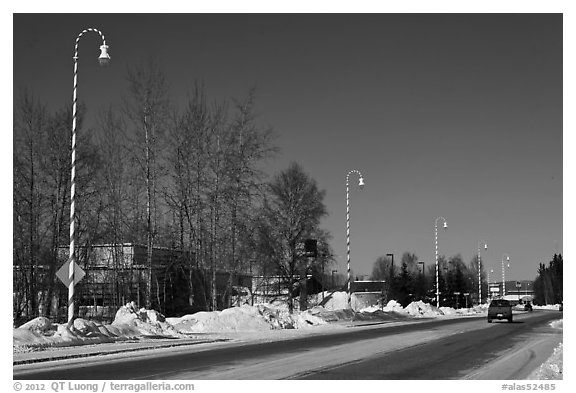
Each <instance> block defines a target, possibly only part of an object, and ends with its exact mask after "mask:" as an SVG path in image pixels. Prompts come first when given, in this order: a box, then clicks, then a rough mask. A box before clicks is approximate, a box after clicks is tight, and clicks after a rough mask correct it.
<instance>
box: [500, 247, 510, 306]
mask: <svg viewBox="0 0 576 393" xmlns="http://www.w3.org/2000/svg"><path fill="white" fill-rule="evenodd" d="M504 255H505V256H506V262H507V264H506V267H507V268H510V255H508V254H507V253H504V254H502V297H504V296H506V269H505V267H504Z"/></svg>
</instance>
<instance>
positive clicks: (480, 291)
mask: <svg viewBox="0 0 576 393" xmlns="http://www.w3.org/2000/svg"><path fill="white" fill-rule="evenodd" d="M482 244H483V245H484V249H485V250H487V249H488V244H486V242H483V241H479V242H478V304H482V262H481V261H482V260H481V259H480V245H482Z"/></svg>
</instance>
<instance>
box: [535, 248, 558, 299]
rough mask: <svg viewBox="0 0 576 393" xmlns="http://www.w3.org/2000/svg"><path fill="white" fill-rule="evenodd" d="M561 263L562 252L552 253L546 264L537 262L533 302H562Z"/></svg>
mask: <svg viewBox="0 0 576 393" xmlns="http://www.w3.org/2000/svg"><path fill="white" fill-rule="evenodd" d="M563 265H564V261H563V259H562V254H554V256H553V257H552V260H551V261H550V262H549V263H548V266H546V265H545V264H544V263H540V264H539V266H538V275H537V276H536V280H535V281H534V303H535V304H538V305H543V304H562V302H563V300H564V296H563V292H562V291H563V285H562V282H563V281H562V280H563Z"/></svg>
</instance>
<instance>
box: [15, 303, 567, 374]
mask: <svg viewBox="0 0 576 393" xmlns="http://www.w3.org/2000/svg"><path fill="white" fill-rule="evenodd" d="M347 305H348V302H347V294H346V292H335V293H324V294H319V295H317V297H315V298H312V299H311V301H310V307H311V308H309V309H308V310H306V311H299V310H298V309H297V308H296V310H295V311H294V312H293V313H292V314H290V313H289V311H288V307H287V305H286V304H284V303H275V304H270V303H265V304H256V305H254V306H250V305H243V306H240V307H233V308H229V309H225V310H222V311H212V312H207V311H201V312H197V313H194V314H190V315H185V316H182V317H179V318H166V317H165V316H164V315H162V314H161V313H159V312H157V311H155V310H146V309H143V308H141V309H137V306H136V305H135V304H134V302H130V303H128V304H126V305H124V306H122V307H121V308H120V309H119V310H118V311H117V313H116V316H115V319H114V321H113V322H112V323H111V324H103V323H100V322H95V321H90V320H86V319H81V318H77V319H75V320H74V325H73V328H71V329H69V328H68V327H67V326H66V324H58V323H53V322H52V321H50V320H49V319H47V318H45V317H38V318H35V319H33V320H31V321H28V322H27V323H25V324H23V325H22V326H20V327H18V328H15V329H13V351H14V352H15V353H16V352H28V351H34V350H42V349H44V348H49V347H65V346H78V345H87V344H98V343H109V342H115V341H122V340H138V339H141V338H147V337H148V338H150V337H153V338H162V337H166V338H184V337H188V338H189V337H190V335H192V334H194V333H223V332H226V333H230V332H243V333H252V334H257V333H258V332H261V333H264V332H266V331H272V330H277V331H278V330H285V329H297V330H302V329H315V328H317V327H319V326H328V325H330V324H334V323H339V322H350V321H399V320H405V319H407V318H454V317H462V316H467V315H478V314H482V313H485V312H486V308H487V306H486V305H481V306H475V307H472V308H464V309H453V308H449V307H440V308H437V307H435V306H432V305H430V304H427V303H424V302H422V301H418V302H412V303H410V304H409V305H408V306H406V307H402V305H401V304H400V303H398V302H397V301H395V300H391V301H389V302H388V303H387V304H386V305H385V306H382V305H374V306H370V307H365V308H362V309H360V310H358V311H353V310H351V309H349V308H347ZM548 307H549V308H550V309H556V310H557V309H558V306H552V307H550V306H548ZM535 308H538V307H535ZM555 323H556V325H555V326H554V327H558V324H559V328H562V321H561V320H560V321H559V322H558V321H555ZM537 371H538V374H536V371H535V373H534V375H533V376H532V378H531V379H561V378H562V345H560V346H559V347H558V348H556V349H555V351H554V354H553V356H552V357H551V358H550V359H549V361H548V362H547V363H546V364H543V365H542V366H541V367H540V369H539V370H537ZM558 375H559V376H560V377H559V378H558Z"/></svg>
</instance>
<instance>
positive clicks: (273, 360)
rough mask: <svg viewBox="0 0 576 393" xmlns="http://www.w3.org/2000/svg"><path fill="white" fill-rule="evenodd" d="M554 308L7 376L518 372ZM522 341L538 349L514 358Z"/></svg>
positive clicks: (543, 347)
mask: <svg viewBox="0 0 576 393" xmlns="http://www.w3.org/2000/svg"><path fill="white" fill-rule="evenodd" d="M561 315H562V314H560V313H558V312H550V311H535V312H533V313H526V314H518V315H515V322H514V323H512V324H509V323H507V322H496V323H492V324H488V323H487V322H486V319H485V318H466V319H457V320H431V321H419V322H417V323H408V324H402V325H396V326H390V325H382V326H372V327H362V328H349V329H347V330H346V331H345V332H338V333H330V334H322V335H311V336H306V337H302V338H298V339H293V340H285V341H278V342H261V343H255V344H254V343H252V344H240V345H239V344H236V345H228V344H227V345H219V346H215V347H212V348H210V347H209V346H208V347H204V349H199V348H193V347H191V348H177V349H169V350H155V351H145V352H142V353H133V354H130V355H125V356H123V357H122V356H121V357H117V356H116V357H108V356H101V357H97V358H88V359H82V360H74V361H60V362H46V363H42V364H37V365H27V366H14V372H13V376H14V379H44V380H54V379H58V380H82V379H94V380H125V379H188V380H200V379H218V380H223V379H256V380H275V379H463V378H479V379H514V378H516V379H517V378H521V377H522V375H524V374H526V373H529V372H530V371H531V370H533V369H534V368H535V367H537V366H538V365H539V364H541V363H542V361H543V360H544V359H545V358H546V357H547V356H549V355H550V353H551V352H552V349H553V347H554V343H555V342H557V341H558V340H561V331H557V330H554V329H551V328H549V327H548V323H549V321H551V320H554V319H560V318H561ZM551 338H552V339H551ZM554 340H556V341H554ZM535 343H537V344H535ZM524 347H527V348H533V349H535V350H537V351H538V352H541V353H540V354H539V355H538V354H537V355H538V356H535V355H534V354H528V358H527V359H526V356H524V355H523V356H521V357H520V358H519V357H518V356H517V354H518V353H521V352H522V348H524ZM499 359H500V360H499ZM501 359H512V360H511V362H512V363H518V365H517V366H514V367H512V368H510V367H509V366H508V368H506V367H499V368H498V370H501V369H502V368H504V369H507V371H506V373H505V374H506V375H503V373H502V371H494V367H492V368H491V367H490V366H491V365H493V364H497V363H498V362H500V361H501ZM519 359H520V360H519Z"/></svg>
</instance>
